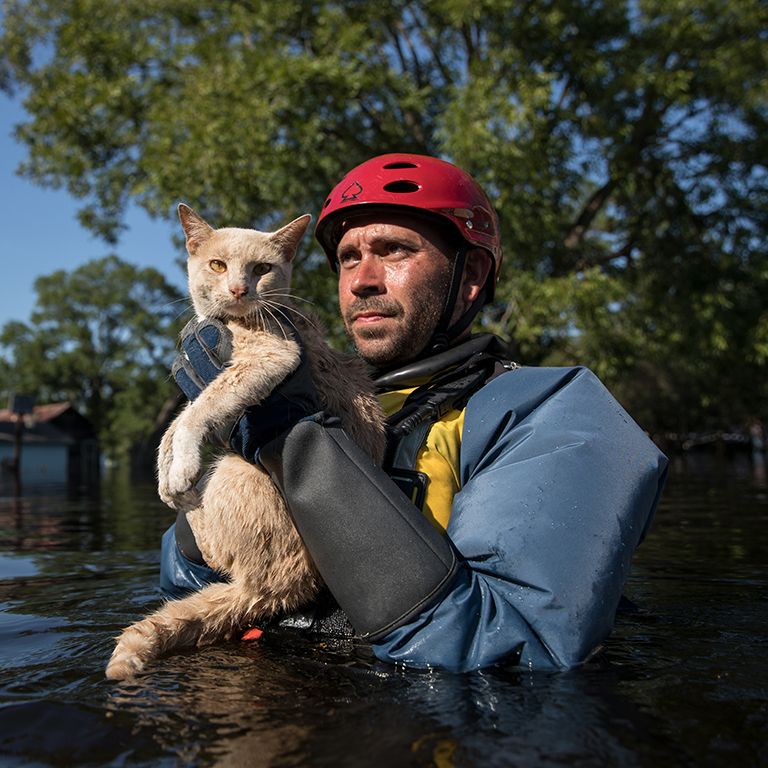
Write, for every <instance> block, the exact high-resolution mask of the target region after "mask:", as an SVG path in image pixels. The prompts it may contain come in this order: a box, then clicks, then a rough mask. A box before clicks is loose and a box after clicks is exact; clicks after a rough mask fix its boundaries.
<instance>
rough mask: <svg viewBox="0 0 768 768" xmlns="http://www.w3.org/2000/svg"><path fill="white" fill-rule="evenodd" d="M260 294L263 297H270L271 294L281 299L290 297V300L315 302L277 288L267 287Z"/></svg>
mask: <svg viewBox="0 0 768 768" xmlns="http://www.w3.org/2000/svg"><path fill="white" fill-rule="evenodd" d="M261 295H262V296H264V297H265V298H272V297H273V296H277V297H279V298H281V299H290V300H291V301H303V302H304V303H305V304H312V305H315V304H316V303H317V302H314V301H311V300H310V299H305V298H304V297H303V296H296V295H295V294H293V293H290V292H285V291H281V290H280V289H278V288H272V289H271V290H270V289H267V290H266V291H263V292H262V294H261Z"/></svg>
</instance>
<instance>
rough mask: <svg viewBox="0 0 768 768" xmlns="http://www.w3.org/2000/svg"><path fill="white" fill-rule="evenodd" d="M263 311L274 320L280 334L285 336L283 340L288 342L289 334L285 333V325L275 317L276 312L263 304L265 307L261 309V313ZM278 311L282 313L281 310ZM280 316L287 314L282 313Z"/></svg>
mask: <svg viewBox="0 0 768 768" xmlns="http://www.w3.org/2000/svg"><path fill="white" fill-rule="evenodd" d="M262 309H263V310H264V312H266V313H267V314H268V315H269V316H270V317H271V318H272V320H273V321H274V323H275V325H277V327H278V328H279V329H280V332H281V333H282V334H283V338H284V339H285V340H286V341H289V338H288V334H287V333H286V332H285V328H284V327H283V324H282V323H281V322H280V320H279V319H278V318H277V317H276V316H275V314H274V312H272V309H270V307H269V306H268V305H267V304H266V303H265V304H263V305H262V306H261V307H260V309H259V311H261V310H262ZM278 311H280V310H278ZM280 314H283V315H284V314H285V313H284V312H281V313H280ZM286 317H287V315H286Z"/></svg>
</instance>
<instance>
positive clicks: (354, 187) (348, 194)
mask: <svg viewBox="0 0 768 768" xmlns="http://www.w3.org/2000/svg"><path fill="white" fill-rule="evenodd" d="M362 191H363V188H362V187H361V186H360V185H359V184H358V183H357V182H356V181H353V182H352V183H351V184H350V185H349V186H348V187H347V188H346V189H345V190H344V191H343V192H342V193H341V202H342V203H348V202H349V201H350V200H357V198H358V197H359V196H360V193H361V192H362Z"/></svg>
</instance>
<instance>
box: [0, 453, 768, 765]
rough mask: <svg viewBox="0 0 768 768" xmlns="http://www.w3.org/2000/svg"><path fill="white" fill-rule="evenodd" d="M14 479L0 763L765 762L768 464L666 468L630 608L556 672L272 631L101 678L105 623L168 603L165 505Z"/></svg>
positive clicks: (127, 485)
mask: <svg viewBox="0 0 768 768" xmlns="http://www.w3.org/2000/svg"><path fill="white" fill-rule="evenodd" d="M25 490H26V491H27V495H26V496H25V497H24V498H22V499H13V498H11V497H9V496H2V497H0V542H1V546H0V608H1V609H2V612H1V613H0V669H2V685H0V756H2V760H0V762H1V763H2V764H3V765H19V766H21V765H25V766H26V765H147V766H163V765H168V766H178V765H190V766H197V765H200V766H203V765H217V766H241V765H265V766H267V765H268V766H272V765H274V766H292V765H313V766H314V765H319V766H325V765H329V766H330V765H333V766H347V765H348V766H359V765H374V766H378V765H382V766H384V765H387V766H390V765H392V764H397V765H413V766H417V765H418V766H424V765H436V766H441V767H443V766H452V765H456V766H475V765H477V766H481V765H482V766H488V765H490V766H495V765H499V766H506V765H516V766H541V765H545V766H546V765H554V766H556V765H583V766H592V765H594V766H604V765H610V766H614V765H615V766H636V765H650V764H661V765H669V764H674V765H689V764H690V765H729V766H730V765H759V764H761V763H762V764H766V761H768V753H767V751H766V746H765V745H766V743H768V676H767V675H766V674H765V672H764V671H763V657H764V655H765V651H766V646H767V645H768V631H767V630H766V626H768V599H767V598H766V572H765V564H766V551H767V548H766V538H767V537H766V521H765V517H766V511H768V488H767V487H766V473H765V463H764V461H763V462H760V461H759V460H750V459H749V457H743V458H742V459H741V460H740V461H738V462H730V463H728V464H724V463H718V462H717V461H715V460H714V459H713V458H711V457H706V456H704V457H701V458H698V459H696V460H695V461H694V460H693V459H692V458H691V457H687V459H686V461H685V462H683V461H682V460H679V461H678V462H677V463H676V465H675V466H674V468H673V473H672V477H671V479H670V482H669V486H668V490H667V493H666V496H665V499H664V502H663V505H662V507H661V509H660V510H659V512H658V514H657V519H656V521H655V525H654V529H653V531H652V533H651V535H650V536H649V538H648V540H647V541H646V542H645V543H644V544H643V546H642V548H641V551H640V553H639V555H638V557H637V559H636V561H635V566H634V569H633V572H632V576H631V580H630V583H629V584H628V587H627V595H628V596H629V597H630V598H631V599H632V601H633V602H634V603H635V604H636V606H637V608H636V610H635V611H633V612H631V613H627V614H624V615H622V616H621V618H620V620H619V622H618V624H617V629H616V632H615V634H614V636H613V637H612V638H611V640H610V641H609V642H608V643H607V646H606V649H605V652H604V653H603V654H602V656H601V657H599V658H598V659H597V660H596V661H594V662H592V663H591V664H589V665H587V666H585V667H584V668H582V669H578V670H574V671H571V672H568V673H560V674H555V673H553V674H542V673H536V674H534V673H529V672H527V671H521V670H517V669H494V670H487V671H485V672H482V673H474V674H468V675H450V674H444V673H440V672H413V671H405V670H402V669H398V668H392V667H389V666H386V665H383V664H381V663H380V662H378V661H376V660H375V659H374V658H373V657H372V655H371V654H370V652H369V651H368V649H367V648H366V647H365V646H364V645H362V644H355V643H352V642H349V641H346V642H337V643H325V644H322V645H321V646H318V645H317V644H312V643H308V642H306V641H303V640H301V639H299V638H296V637H278V636H276V635H269V634H268V635H266V636H265V637H264V638H262V640H260V641H258V642H256V643H230V644H225V645H221V646H218V647H215V648H210V649H206V650H204V651H200V652H194V653H186V654H180V655H178V656H174V657H171V658H168V659H164V660H162V661H161V662H160V663H158V664H157V665H156V666H155V667H154V668H153V670H152V673H151V674H149V675H147V676H145V677H142V678H140V679H138V680H137V681H135V682H124V683H119V684H113V683H108V682H107V681H106V680H104V678H103V668H104V665H105V663H106V660H107V658H108V656H109V653H110V652H111V648H112V637H113V636H114V634H115V633H116V632H117V631H118V630H119V629H120V628H121V627H122V626H124V625H126V624H127V623H129V622H130V621H133V620H134V619H135V618H137V617H138V616H140V615H143V614H144V613H146V612H147V610H149V609H150V608H151V607H152V606H153V605H154V604H155V603H156V602H157V600H158V599H159V595H158V593H157V591H156V581H157V545H158V542H159V537H160V534H161V532H162V531H163V530H164V528H165V527H166V526H167V524H168V523H169V521H170V519H171V518H172V513H171V512H170V511H169V510H167V509H166V508H165V507H163V505H162V504H160V502H159V501H157V499H156V497H155V493H154V489H153V488H152V486H151V485H150V484H147V483H137V482H135V481H131V479H130V478H128V477H127V476H120V475H115V476H113V477H110V478H108V479H107V480H105V482H104V484H103V485H102V487H101V488H100V489H99V493H98V495H97V496H95V497H94V496H88V497H78V496H77V495H71V494H70V495H67V494H66V492H63V491H62V489H59V490H56V491H53V490H51V489H48V490H45V489H38V490H37V492H35V491H34V489H31V490H30V489H25ZM1 493H2V489H0V494H1Z"/></svg>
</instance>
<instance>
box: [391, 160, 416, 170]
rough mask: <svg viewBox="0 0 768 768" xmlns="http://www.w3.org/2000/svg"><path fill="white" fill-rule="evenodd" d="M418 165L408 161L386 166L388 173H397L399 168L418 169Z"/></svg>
mask: <svg viewBox="0 0 768 768" xmlns="http://www.w3.org/2000/svg"><path fill="white" fill-rule="evenodd" d="M417 167H418V166H417V165H416V163H409V162H408V161H406V160H401V161H400V162H399V163H387V164H386V165H385V166H384V170H386V171H396V170H397V169H398V168H417Z"/></svg>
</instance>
